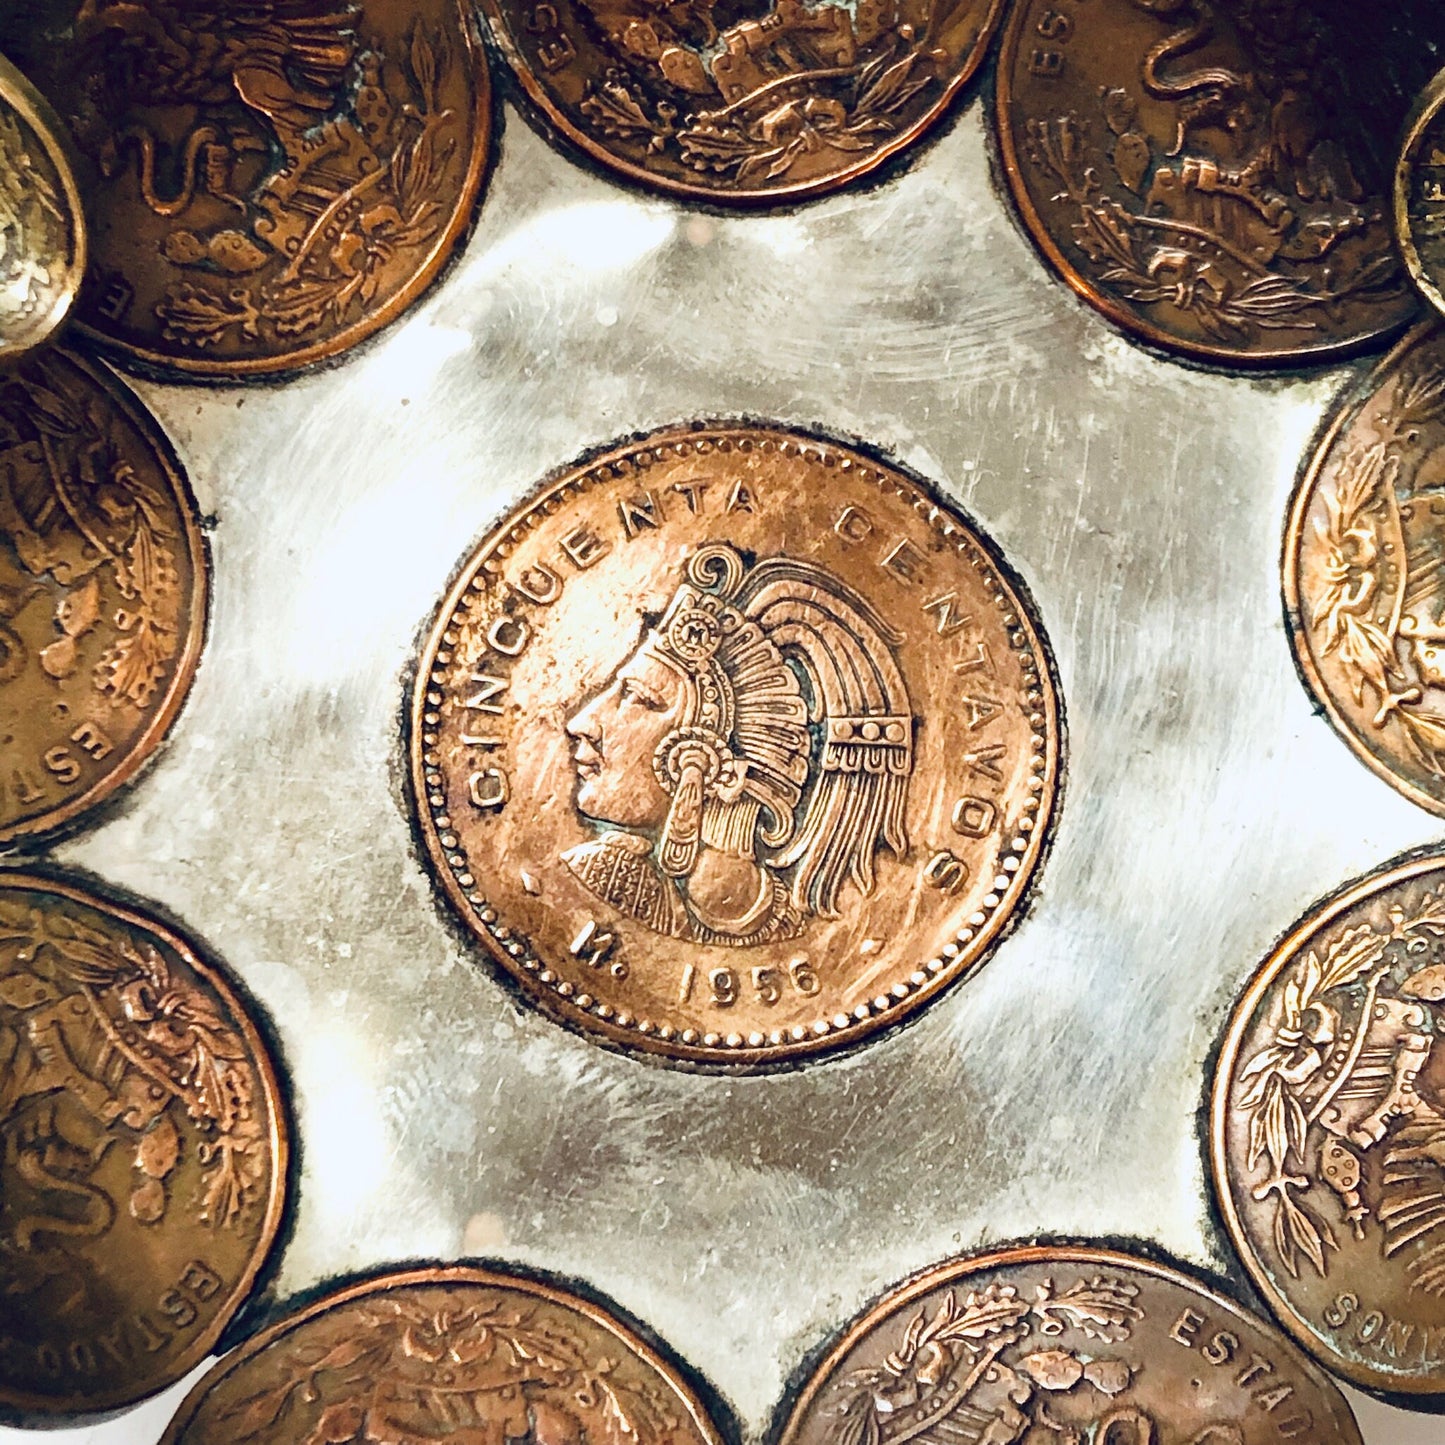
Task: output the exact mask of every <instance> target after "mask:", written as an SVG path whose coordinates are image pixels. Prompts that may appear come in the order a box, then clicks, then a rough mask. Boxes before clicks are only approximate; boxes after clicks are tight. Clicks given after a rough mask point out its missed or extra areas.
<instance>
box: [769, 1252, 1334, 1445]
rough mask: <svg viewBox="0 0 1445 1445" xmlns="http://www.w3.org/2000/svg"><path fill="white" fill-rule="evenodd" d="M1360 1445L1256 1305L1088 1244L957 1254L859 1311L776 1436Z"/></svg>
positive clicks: (843, 1443)
mask: <svg viewBox="0 0 1445 1445" xmlns="http://www.w3.org/2000/svg"><path fill="white" fill-rule="evenodd" d="M911 1441H916V1442H918V1445H1083V1442H1085V1441H1088V1442H1091V1445H1280V1442H1283V1441H1299V1442H1302V1445H1303V1442H1308V1445H1360V1432H1359V1429H1358V1427H1357V1426H1356V1424H1355V1421H1354V1418H1353V1416H1352V1415H1351V1414H1350V1407H1349V1405H1348V1404H1347V1403H1346V1402H1345V1399H1344V1397H1343V1396H1342V1395H1341V1394H1340V1392H1339V1390H1338V1389H1337V1388H1336V1387H1335V1386H1334V1384H1333V1383H1332V1382H1331V1381H1330V1380H1329V1379H1328V1378H1327V1377H1326V1376H1325V1375H1324V1373H1323V1372H1322V1371H1320V1370H1319V1369H1318V1368H1317V1367H1316V1366H1315V1365H1314V1364H1312V1363H1311V1361H1309V1360H1308V1359H1306V1358H1305V1357H1304V1356H1303V1355H1302V1354H1300V1352H1299V1351H1298V1350H1296V1349H1295V1348H1294V1347H1293V1346H1292V1345H1290V1344H1289V1342H1288V1341H1286V1340H1284V1339H1282V1338H1281V1337H1280V1336H1279V1334H1278V1333H1277V1332H1276V1331H1275V1330H1273V1329H1271V1328H1270V1327H1269V1326H1268V1325H1267V1324H1265V1323H1264V1322H1263V1321H1262V1320H1257V1319H1255V1318H1254V1317H1253V1316H1251V1315H1249V1314H1247V1313H1246V1312H1245V1311H1244V1310H1242V1309H1240V1308H1239V1306H1238V1305H1236V1304H1234V1303H1232V1302H1231V1301H1229V1300H1227V1299H1224V1298H1223V1297H1222V1296H1220V1295H1217V1294H1215V1293H1214V1292H1213V1291H1211V1290H1207V1289H1204V1288H1202V1287H1201V1286H1200V1285H1198V1284H1196V1283H1195V1282H1194V1281H1193V1280H1191V1279H1189V1278H1188V1277H1187V1276H1185V1275H1182V1274H1179V1273H1176V1272H1175V1271H1174V1270H1171V1269H1166V1268H1164V1267H1162V1266H1160V1265H1157V1264H1152V1263H1150V1262H1149V1261H1147V1260H1143V1259H1137V1258H1133V1257H1131V1256H1128V1255H1123V1254H1115V1253H1113V1252H1112V1251H1109V1250H1102V1249H1092V1248H1069V1247H1064V1248H1016V1249H1006V1250H1002V1251H1000V1252H999V1253H997V1254H990V1255H984V1256H981V1257H979V1258H975V1259H963V1260H954V1261H950V1262H948V1263H946V1264H940V1265H937V1266H935V1267H934V1268H933V1269H930V1270H928V1271H926V1272H925V1273H924V1274H922V1275H920V1276H919V1277H918V1278H917V1279H914V1280H911V1281H910V1282H909V1283H908V1284H906V1285H903V1286H901V1287H900V1288H899V1289H897V1290H895V1291H894V1292H893V1293H892V1294H890V1295H888V1296H886V1297H885V1298H884V1299H882V1300H880V1301H879V1302H878V1303H877V1304H876V1305H874V1306H873V1307H872V1308H871V1309H869V1310H868V1311H867V1312H866V1313H864V1314H863V1315H862V1316H861V1317H860V1318H859V1319H858V1320H856V1321H855V1322H854V1323H853V1324H852V1325H851V1326H850V1327H849V1328H848V1330H847V1332H846V1333H845V1334H844V1336H843V1338H842V1339H841V1340H839V1341H838V1343H837V1344H835V1345H834V1346H833V1348H832V1349H831V1350H830V1351H829V1352H828V1354H827V1356H826V1357H825V1358H824V1359H823V1361H822V1362H821V1363H820V1364H819V1365H818V1367H817V1368H816V1370H814V1372H813V1374H812V1376H811V1378H810V1379H809V1380H808V1382H807V1384H806V1385H805V1386H804V1387H803V1391H802V1394H801V1396H800V1398H799V1400H798V1403H797V1405H796V1406H795V1407H794V1409H793V1412H792V1415H791V1416H790V1418H789V1420H788V1422H787V1425H786V1426H785V1427H784V1429H783V1432H782V1435H781V1437H780V1440H779V1445H909V1442H911Z"/></svg>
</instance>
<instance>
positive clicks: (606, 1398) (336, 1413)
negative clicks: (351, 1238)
mask: <svg viewBox="0 0 1445 1445" xmlns="http://www.w3.org/2000/svg"><path fill="white" fill-rule="evenodd" d="M523 1439H527V1440H533V1441H536V1442H537V1445H664V1442H677V1445H722V1438H721V1436H720V1435H719V1434H718V1430H717V1426H716V1425H714V1424H713V1422H712V1421H711V1420H710V1419H709V1418H708V1413H707V1407H706V1406H705V1405H704V1404H703V1403H702V1401H701V1400H700V1399H699V1398H698V1396H697V1394H696V1393H695V1391H694V1390H693V1389H692V1387H691V1386H690V1385H689V1384H688V1382H687V1380H686V1379H685V1378H684V1377H683V1376H682V1375H681V1374H680V1373H679V1372H678V1370H677V1368H676V1367H675V1366H674V1365H672V1364H671V1363H669V1362H668V1361H667V1360H665V1359H664V1358H663V1357H662V1356H661V1355H660V1354H659V1353H658V1352H657V1351H656V1350H655V1349H653V1348H652V1346H651V1345H649V1344H648V1343H647V1342H646V1341H644V1340H643V1339H642V1338H641V1337H640V1336H639V1335H638V1334H637V1333H636V1331H634V1330H633V1329H631V1328H629V1326H627V1325H626V1324H624V1323H623V1322H622V1321H621V1320H619V1319H618V1318H617V1317H616V1316H615V1315H613V1314H611V1313H610V1312H609V1311H608V1310H606V1309H604V1308H603V1307H601V1306H600V1305H598V1304H596V1303H594V1302H592V1301H590V1300H584V1299H580V1298H578V1297H577V1296H576V1295H573V1294H570V1293H569V1292H568V1291H566V1290H564V1289H559V1288H558V1287H557V1286H555V1285H551V1284H546V1283H543V1282H542V1281H540V1280H533V1279H527V1278H523V1277H521V1276H518V1275H510V1274H504V1273H499V1272H497V1271H494V1270H480V1269H470V1268H466V1267H460V1266H450V1267H448V1266H441V1267H437V1268H432V1269H416V1270H401V1271H397V1272H393V1273H390V1274H382V1275H379V1276H376V1277H373V1278H370V1279H365V1280H361V1281H358V1282H354V1283H351V1284H349V1285H347V1286H346V1287H345V1288H344V1289H341V1290H338V1291H336V1292H335V1293H333V1294H329V1295H325V1296H323V1297H322V1298H321V1299H318V1300H314V1301H312V1302H311V1303H310V1304H309V1305H307V1306H306V1308H305V1309H303V1310H300V1311H298V1312H297V1313H295V1314H293V1315H288V1316H287V1317H286V1318H284V1319H282V1320H279V1321H278V1322H277V1323H276V1324H275V1325H273V1326H272V1327H271V1328H270V1329H269V1330H266V1331H264V1332H263V1333H261V1334H259V1335H257V1336H256V1337H255V1338H254V1339H252V1340H249V1341H248V1342H247V1343H246V1345H245V1347H244V1348H243V1349H240V1350H237V1351H235V1352H234V1353H233V1354H231V1355H229V1356H228V1357H227V1358H226V1359H225V1360H223V1361H222V1362H221V1363H220V1364H219V1365H217V1366H216V1368H215V1369H214V1370H212V1371H211V1372H210V1373H209V1374H207V1375H206V1376H205V1377H204V1378H203V1379H202V1380H201V1381H200V1382H199V1383H198V1384H197V1385H196V1387H195V1389H194V1390H192V1392H191V1393H190V1394H189V1395H188V1396H187V1397H186V1400H185V1402H184V1403H183V1404H182V1406H181V1408H180V1410H179V1411H178V1412H177V1414H176V1418H175V1420H174V1421H173V1422H172V1424H171V1427H170V1429H169V1430H168V1431H167V1432H166V1436H165V1445H184V1442H193V1445H259V1442H262V1441H273V1442H274V1441H282V1440H285V1441H298V1442H300V1441H302V1440H305V1441H309V1442H315V1445H322V1442H329V1445H342V1442H349V1441H353V1440H354V1441H368V1442H371V1441H376V1442H382V1441H388V1442H392V1441H394V1442H398V1445H400V1442H403V1441H405V1442H409V1445H411V1442H415V1445H421V1442H425V1441H433V1440H435V1441H450V1440H457V1441H467V1440H471V1441H482V1440H501V1441H505V1440H523Z"/></svg>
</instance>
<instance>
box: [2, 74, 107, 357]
mask: <svg viewBox="0 0 1445 1445" xmlns="http://www.w3.org/2000/svg"><path fill="white" fill-rule="evenodd" d="M87 234H88V233H87V231H86V225H85V212H84V209H83V207H82V205H81V201H80V191H79V189H78V187H77V185H76V181H75V167H74V164H73V162H72V160H71V156H70V144H69V141H68V139H67V138H66V136H65V131H64V127H63V125H62V124H61V121H60V117H59V116H57V115H56V114H55V112H54V111H53V110H51V108H50V106H49V105H47V104H46V102H45V99H44V97H42V96H41V94H40V92H39V91H37V90H36V89H35V87H34V86H33V85H31V84H30V83H29V81H27V80H26V79H25V77H24V76H23V75H21V74H20V72H19V71H18V70H16V69H15V67H14V66H13V65H11V64H10V62H9V61H8V60H6V59H5V57H4V56H3V55H0V358H7V357H13V356H16V355H18V354H19V353H20V352H22V351H27V350H29V349H30V348H31V347H33V346H38V345H40V344H41V343H42V342H44V341H45V340H47V339H48V338H49V337H50V336H52V335H53V334H54V333H55V331H56V330H57V329H58V328H59V327H60V326H61V325H62V324H63V323H64V321H65V319H66V317H67V316H69V314H70V308H71V307H72V306H73V305H74V304H75V298H76V296H77V294H78V293H79V291H80V283H81V280H82V279H83V278H84V276H85V260H86V236H87Z"/></svg>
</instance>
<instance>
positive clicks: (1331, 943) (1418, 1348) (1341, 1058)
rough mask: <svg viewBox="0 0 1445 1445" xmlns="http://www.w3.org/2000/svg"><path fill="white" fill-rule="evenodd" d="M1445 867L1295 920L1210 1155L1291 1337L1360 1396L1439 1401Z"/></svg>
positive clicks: (1218, 1102) (1396, 875)
mask: <svg viewBox="0 0 1445 1445" xmlns="http://www.w3.org/2000/svg"><path fill="white" fill-rule="evenodd" d="M1442 1002H1445V859H1442V858H1440V857H1439V856H1438V855H1426V856H1425V857H1424V858H1420V859H1415V860H1412V861H1411V862H1409V863H1406V864H1402V865H1399V866H1397V867H1394V868H1389V869H1386V870H1384V871H1383V872H1381V873H1378V874H1376V875H1374V876H1372V877H1369V878H1366V879H1362V880H1360V881H1359V882H1357V883H1355V884H1354V885H1353V886H1352V887H1351V888H1349V889H1348V890H1346V891H1345V892H1344V893H1343V894H1342V895H1341V896H1340V897H1339V898H1338V899H1335V900H1334V901H1332V902H1331V904H1330V905H1329V906H1328V907H1327V908H1325V909H1324V910H1321V911H1319V912H1316V913H1312V914H1311V915H1310V916H1309V917H1308V918H1305V919H1302V920H1301V921H1300V923H1299V924H1298V926H1297V927H1296V928H1295V929H1294V930H1293V931H1292V932H1291V933H1290V935H1289V937H1288V938H1286V939H1285V940H1284V941H1283V942H1282V943H1281V944H1280V946H1279V947H1278V948H1277V949H1275V951H1274V952H1273V953H1272V954H1271V955H1270V956H1269V958H1268V959H1266V960H1265V962H1264V963H1263V964H1262V965H1261V967H1260V971H1259V973H1258V974H1257V975H1256V976H1255V977H1254V979H1252V980H1251V982H1250V986H1249V988H1248V989H1247V990H1246V991H1245V993H1244V995H1243V997H1242V998H1241V999H1240V1001H1239V1004H1238V1006H1237V1007H1236V1010H1235V1013H1234V1017H1233V1018H1232V1019H1231V1020H1230V1027H1229V1031H1228V1033H1227V1034H1226V1036H1225V1039H1224V1044H1223V1047H1222V1049H1221V1051H1220V1057H1219V1063H1218V1066H1217V1071H1216V1074H1215V1080H1214V1091H1213V1102H1212V1108H1211V1123H1210V1152H1211V1158H1212V1161H1213V1169H1214V1184H1215V1188H1216V1190H1217V1191H1218V1196H1219V1203H1220V1208H1221V1210H1222V1212H1223V1215H1224V1220H1225V1223H1226V1225H1227V1226H1228V1229H1229V1232H1230V1237H1231V1238H1232V1239H1233V1240H1234V1242H1235V1245H1236V1247H1237V1248H1238V1249H1239V1251H1240V1254H1241V1256H1242V1257H1243V1259H1244V1263H1245V1265H1246V1267H1247V1268H1248V1270H1249V1272H1250V1274H1251V1276H1252V1277H1253V1279H1254V1281H1255V1283H1256V1284H1257V1285H1258V1286H1259V1288H1260V1290H1261V1292H1262V1293H1263V1294H1264V1296H1265V1298H1266V1299H1267V1300H1268V1301H1269V1303H1270V1306H1271V1307H1272V1308H1273V1310H1274V1311H1275V1313H1276V1314H1277V1315H1278V1316H1279V1318H1280V1320H1281V1322H1282V1323H1283V1324H1284V1326H1285V1328H1286V1329H1288V1330H1289V1331H1290V1332H1291V1333H1292V1334H1293V1335H1294V1336H1295V1338H1296V1339H1298V1340H1299V1341H1300V1342H1301V1343H1302V1344H1303V1345H1304V1346H1305V1348H1306V1349H1308V1350H1310V1351H1311V1352H1312V1353H1313V1354H1314V1355H1315V1356H1316V1358H1317V1359H1319V1360H1321V1361H1323V1363H1324V1364H1325V1365H1326V1366H1327V1367H1328V1368H1330V1369H1332V1370H1334V1371H1336V1372H1337V1373H1338V1374H1341V1375H1343V1376H1345V1377H1346V1378H1348V1379H1351V1380H1355V1381H1356V1382H1358V1383H1359V1384H1362V1385H1364V1386H1366V1387H1367V1388H1371V1389H1377V1390H1392V1391H1396V1392H1399V1393H1400V1394H1409V1395H1421V1396H1425V1395H1437V1396H1438V1395H1441V1394H1445V1051H1442V1049H1441V1047H1440V1045H1439V1042H1438V1038H1439V1031H1440V1028H1441V1024H1442V1014H1441V1010H1440V1008H1439V1005H1440V1004H1441V1003H1442Z"/></svg>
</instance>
